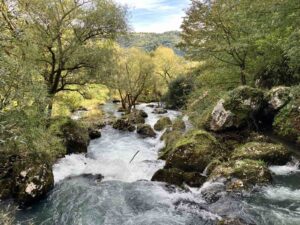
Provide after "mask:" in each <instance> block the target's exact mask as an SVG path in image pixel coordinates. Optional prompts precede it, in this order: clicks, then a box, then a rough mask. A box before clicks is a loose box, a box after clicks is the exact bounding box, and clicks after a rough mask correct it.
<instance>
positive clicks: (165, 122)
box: [154, 117, 172, 131]
mask: <svg viewBox="0 0 300 225" xmlns="http://www.w3.org/2000/svg"><path fill="white" fill-rule="evenodd" d="M170 126H172V121H171V119H170V118H169V117H162V118H160V119H159V120H158V121H157V122H156V124H155V125H154V129H155V130H156V131H162V130H163V129H165V128H167V127H170Z"/></svg>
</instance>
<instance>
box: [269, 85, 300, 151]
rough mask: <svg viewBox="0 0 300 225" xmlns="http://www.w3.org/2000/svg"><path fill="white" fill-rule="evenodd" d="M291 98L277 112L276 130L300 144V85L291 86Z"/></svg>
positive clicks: (274, 126) (274, 124)
mask: <svg viewBox="0 0 300 225" xmlns="http://www.w3.org/2000/svg"><path fill="white" fill-rule="evenodd" d="M290 98H291V100H290V101H289V103H288V104H287V105H285V106H284V107H283V108H282V109H281V110H280V111H279V112H278V114H276V116H275V118H274V123H273V130H274V132H275V133H276V134H277V135H279V136H280V137H283V138H285V139H287V140H289V141H292V142H295V143H297V144H298V145H300V85H298V86H295V87H293V88H291V92H290Z"/></svg>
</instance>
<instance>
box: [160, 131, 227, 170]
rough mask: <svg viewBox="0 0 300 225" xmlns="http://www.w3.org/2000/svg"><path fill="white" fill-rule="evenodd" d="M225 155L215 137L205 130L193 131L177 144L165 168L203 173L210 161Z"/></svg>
mask: <svg viewBox="0 0 300 225" xmlns="http://www.w3.org/2000/svg"><path fill="white" fill-rule="evenodd" d="M223 153H224V151H223V150H222V148H221V145H220V143H219V142H218V141H217V140H216V138H215V137H214V136H212V135H211V134H210V133H208V132H206V131H203V130H193V131H190V132H189V133H187V134H186V135H185V136H184V137H182V138H180V139H179V140H178V141H177V142H176V144H175V146H174V147H173V149H172V150H171V151H170V153H169V154H168V158H167V161H166V166H165V168H166V169H167V168H178V169H181V170H183V171H186V172H190V171H191V172H200V173H202V172H203V171H204V169H205V168H206V167H207V165H208V164H209V162H210V161H212V160H213V159H215V158H216V157H221V156H222V154H223Z"/></svg>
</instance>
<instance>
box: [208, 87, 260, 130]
mask: <svg viewBox="0 0 300 225" xmlns="http://www.w3.org/2000/svg"><path fill="white" fill-rule="evenodd" d="M264 104H265V101H264V92H263V91H261V90H259V89H256V88H252V87H248V86H241V87H238V88H236V89H234V90H232V91H230V92H229V93H228V94H227V96H225V97H224V98H222V99H221V100H219V102H218V103H217V105H216V106H215V107H214V109H213V111H212V114H211V116H210V129H211V130H213V131H224V130H228V129H240V128H243V127H245V126H247V125H248V124H253V123H254V124H255V123H256V121H255V120H256V117H257V116H258V113H259V112H260V111H261V110H262V109H263V107H264Z"/></svg>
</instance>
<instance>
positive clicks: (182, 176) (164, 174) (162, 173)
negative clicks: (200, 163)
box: [151, 168, 206, 187]
mask: <svg viewBox="0 0 300 225" xmlns="http://www.w3.org/2000/svg"><path fill="white" fill-rule="evenodd" d="M151 180H152V181H160V182H166V183H169V184H174V185H177V186H181V185H183V184H184V183H185V184H187V185H189V186H191V187H200V186H201V185H202V184H203V183H204V182H205V180H206V177H205V176H203V175H202V174H201V173H197V172H184V171H182V170H180V169H176V168H172V169H161V170H158V171H157V172H156V173H155V174H154V176H153V177H152V179H151Z"/></svg>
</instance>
